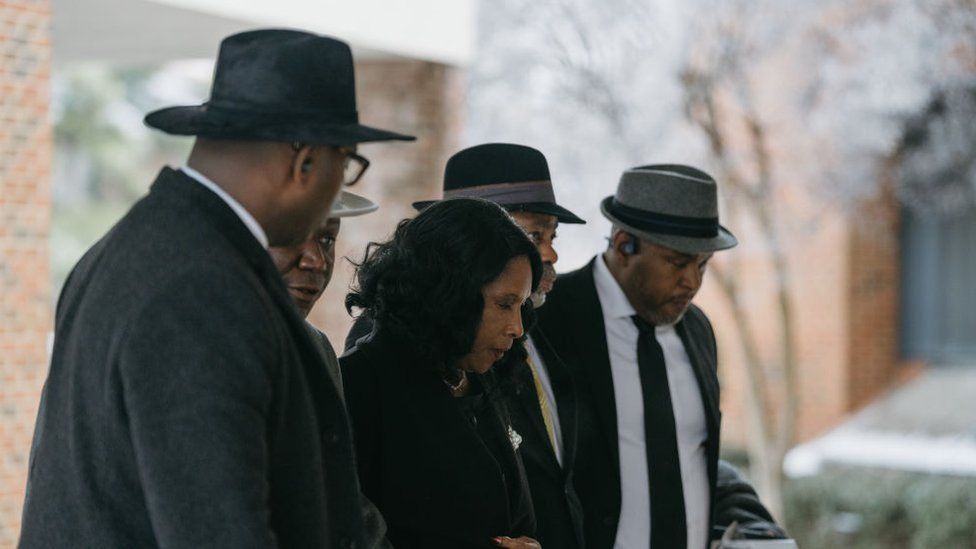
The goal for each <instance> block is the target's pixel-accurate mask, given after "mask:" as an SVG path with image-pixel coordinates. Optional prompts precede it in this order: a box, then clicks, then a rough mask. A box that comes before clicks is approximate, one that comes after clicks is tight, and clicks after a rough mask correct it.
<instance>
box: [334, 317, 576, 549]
mask: <svg viewBox="0 0 976 549" xmlns="http://www.w3.org/2000/svg"><path fill="white" fill-rule="evenodd" d="M372 329H373V323H372V322H371V321H370V320H369V319H368V318H367V317H366V315H360V317H359V318H357V319H356V322H355V323H354V324H353V326H352V328H351V329H350V331H349V334H348V335H347V336H346V343H345V344H346V349H347V350H348V349H351V348H352V347H354V346H355V345H356V342H357V341H359V340H360V339H362V338H363V337H365V336H367V335H369V333H370V332H371V331H372ZM530 334H531V335H530V337H531V338H532V341H533V342H534V343H535V346H536V348H537V349H540V352H541V353H543V355H544V356H545V357H546V362H545V368H546V371H547V372H548V373H549V379H550V382H551V385H552V390H553V394H554V396H555V398H556V407H557V410H558V414H559V423H560V427H561V429H562V437H563V456H562V458H563V459H562V463H561V464H560V462H559V460H557V459H556V454H555V453H554V452H553V450H552V447H551V445H550V443H549V438H548V436H549V435H548V433H547V432H546V425H545V422H544V420H543V419H542V410H541V409H540V408H539V399H538V396H537V394H536V390H535V381H534V380H533V378H532V371H531V370H530V369H529V366H528V364H525V363H522V364H519V365H517V366H516V367H515V372H514V377H515V379H514V383H510V384H506V385H504V386H502V390H503V391H505V392H506V394H505V402H506V403H507V404H508V405H509V407H508V408H509V411H510V413H511V418H512V425H514V426H515V429H516V431H518V432H519V433H520V434H521V436H522V445H521V446H520V447H519V454H520V456H521V458H522V463H523V464H524V465H525V475H526V478H527V479H528V483H529V491H530V492H531V494H532V507H533V510H534V513H535V521H536V533H535V537H536V539H537V540H538V541H539V542H540V543H541V544H542V546H543V547H556V548H559V549H576V548H580V549H581V548H583V547H585V544H584V541H583V507H582V505H581V504H580V501H579V497H577V495H576V490H575V488H574V487H573V463H574V461H575V457H576V388H575V384H574V382H573V379H572V376H571V375H570V372H569V371H568V370H567V369H566V366H565V365H563V363H562V361H561V360H560V359H559V357H558V356H557V355H556V353H555V351H553V350H552V348H551V345H550V344H549V341H548V340H547V339H546V336H545V334H543V333H542V331H541V330H539V329H538V326H536V327H533V328H532V329H531V332H530ZM541 349H544V352H543V351H541Z"/></svg>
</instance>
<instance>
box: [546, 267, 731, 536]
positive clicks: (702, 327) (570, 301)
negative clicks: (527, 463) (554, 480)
mask: <svg viewBox="0 0 976 549" xmlns="http://www.w3.org/2000/svg"><path fill="white" fill-rule="evenodd" d="M595 260H596V261H600V258H599V256H598V257H597V258H596V259H595ZM593 265H594V264H593V261H590V263H589V264H587V265H586V266H585V267H583V268H581V269H578V270H576V271H573V272H570V273H566V274H564V275H560V276H559V278H558V279H557V280H556V284H555V286H554V287H553V289H552V291H551V292H549V295H548V296H547V297H546V304H545V306H543V307H541V308H540V309H539V311H538V322H539V328H540V329H541V330H542V331H544V332H545V334H546V336H547V337H548V339H549V341H550V343H551V344H552V345H551V347H552V349H554V351H555V352H556V353H558V355H559V357H560V358H561V359H562V360H563V361H564V362H565V364H566V365H567V366H568V367H569V369H570V371H571V372H572V374H573V377H574V379H575V381H576V385H577V387H578V388H579V390H578V392H577V401H578V404H579V405H578V408H577V418H578V426H579V427H578V437H577V453H576V462H575V467H574V470H573V479H574V482H575V485H576V491H577V493H578V494H579V498H580V501H581V502H582V505H583V525H584V528H583V531H584V536H585V538H586V546H587V547H588V548H589V549H610V548H612V547H613V544H614V540H615V538H616V535H617V523H618V522H619V520H620V497H621V496H620V459H619V456H618V447H619V446H618V440H617V410H616V403H615V400H614V392H613V378H612V376H611V373H610V356H609V353H608V350H607V339H606V330H605V327H604V323H603V309H602V307H601V305H600V299H599V296H598V294H597V292H596V286H595V283H594V280H593ZM676 331H677V332H678V335H679V336H680V338H681V341H682V342H683V343H684V346H685V350H686V351H687V353H688V358H689V359H690V360H691V365H692V368H693V369H694V373H695V378H696V379H697V380H698V387H699V390H700V394H701V397H702V403H703V405H704V409H705V420H706V427H707V432H708V439H707V441H706V447H705V455H706V464H707V470H708V480H709V493H710V497H711V499H712V501H714V498H715V482H716V475H717V467H718V455H719V425H720V422H721V414H720V412H719V386H718V377H717V374H716V366H717V361H718V360H717V356H716V349H715V337H714V334H713V333H712V327H711V324H709V322H708V319H707V318H706V317H705V315H704V313H702V312H701V310H700V309H698V308H697V307H695V306H694V305H692V306H691V307H689V309H688V312H687V313H686V314H685V316H684V319H683V320H682V321H681V322H679V323H678V324H677V325H676ZM540 352H541V353H542V354H543V358H544V359H545V360H549V358H548V357H546V350H545V348H542V349H540ZM712 508H713V509H714V505H712ZM712 522H713V521H709V524H711V523H712ZM709 530H711V528H709ZM710 534H711V532H710ZM701 549H704V548H701Z"/></svg>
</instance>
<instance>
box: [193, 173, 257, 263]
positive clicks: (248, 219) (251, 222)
mask: <svg viewBox="0 0 976 549" xmlns="http://www.w3.org/2000/svg"><path fill="white" fill-rule="evenodd" d="M180 170H182V171H183V173H185V174H186V175H188V176H190V177H191V178H192V179H193V180H194V181H197V182H198V183H200V184H201V185H203V186H204V187H206V188H208V189H210V190H211V191H213V192H214V194H216V195H217V196H219V197H220V199H221V200H223V201H224V202H226V203H227V205H228V206H230V209H232V210H234V213H236V214H237V217H239V218H241V221H242V222H244V226H245V227H247V230H249V231H251V234H253V235H254V238H256V239H257V240H258V242H259V243H260V244H261V247H263V248H264V249H265V250H267V249H268V235H266V234H265V232H264V229H262V228H261V224H260V223H258V220H257V219H254V216H253V215H251V214H250V212H248V211H247V210H246V209H244V206H242V205H241V203H240V202H238V201H236V200H234V197H233V196H231V195H229V194H227V191H225V190H224V189H221V188H220V186H218V185H217V184H216V183H214V182H213V181H211V180H210V179H209V178H207V176H205V175H203V174H202V173H200V172H198V171H196V170H194V169H193V168H191V167H189V166H183V167H182V168H180Z"/></svg>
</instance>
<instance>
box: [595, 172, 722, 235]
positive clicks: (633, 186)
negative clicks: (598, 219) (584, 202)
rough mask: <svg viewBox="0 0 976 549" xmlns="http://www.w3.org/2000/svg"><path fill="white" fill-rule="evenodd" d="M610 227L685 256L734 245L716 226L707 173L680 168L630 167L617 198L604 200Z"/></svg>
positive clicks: (713, 197)
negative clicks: (611, 225) (610, 223)
mask: <svg viewBox="0 0 976 549" xmlns="http://www.w3.org/2000/svg"><path fill="white" fill-rule="evenodd" d="M600 210H601V211H603V215H605V216H606V217H607V219H609V220H610V221H611V222H612V223H613V224H614V226H616V227H619V228H620V229H623V230H624V231H627V232H628V233H632V234H634V235H635V236H638V237H640V238H642V239H645V240H649V241H651V242H654V243H655V244H660V245H661V246H664V247H666V248H670V249H672V250H676V251H679V252H683V253H689V254H698V253H707V252H714V251H718V250H725V249H728V248H731V247H733V246H735V245H736V244H738V243H739V242H738V240H736V238H735V236H733V235H732V233H731V232H729V230H728V229H726V228H725V227H723V226H721V225H719V223H718V186H717V185H716V183H715V180H714V179H713V178H712V177H711V176H710V175H708V174H707V173H705V172H703V171H701V170H699V169H696V168H692V167H690V166H683V165H680V164H652V165H648V166H639V167H637V168H632V169H629V170H627V171H625V172H624V173H623V175H622V176H620V183H619V184H618V185H617V193H616V194H615V195H613V196H608V197H606V198H605V199H603V202H602V203H601V204H600Z"/></svg>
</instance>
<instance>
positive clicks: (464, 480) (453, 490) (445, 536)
mask: <svg viewBox="0 0 976 549" xmlns="http://www.w3.org/2000/svg"><path fill="white" fill-rule="evenodd" d="M541 274H542V264H541V262H540V259H539V254H538V252H537V251H536V247H535V245H534V244H533V243H532V241H531V240H529V238H528V237H527V236H526V235H525V233H524V232H523V231H522V230H521V229H520V228H519V227H518V226H517V225H515V223H514V222H513V221H512V219H511V218H510V217H509V215H508V214H507V213H505V211H504V210H502V208H500V207H499V206H498V205H496V204H493V203H491V202H487V201H484V200H477V199H454V200H445V201H442V202H440V203H437V204H435V205H433V206H431V207H429V208H427V209H426V210H424V211H423V212H421V213H420V214H419V215H418V216H417V217H416V218H414V219H410V220H404V221H402V222H400V224H399V225H398V226H397V229H396V232H395V233H394V235H393V237H392V239H391V240H389V241H388V242H386V243H383V244H370V246H369V247H368V248H367V251H366V257H365V258H364V259H363V261H362V263H360V264H359V265H358V267H357V272H356V280H357V285H356V287H355V289H354V291H353V292H351V293H350V294H349V295H348V296H347V297H346V307H347V309H349V310H350V311H352V310H353V309H361V310H362V311H363V314H366V315H368V316H369V317H370V319H371V320H372V321H373V322H374V329H373V332H372V334H371V335H370V336H368V337H367V338H364V339H362V340H360V341H359V343H358V344H357V346H356V347H355V348H353V349H352V350H351V351H350V352H349V353H347V354H346V355H345V356H344V357H342V358H341V359H340V364H341V366H342V374H343V378H344V382H345V394H346V403H347V406H348V408H349V414H350V417H351V419H352V423H353V431H354V434H355V441H356V453H357V460H358V464H359V476H360V481H361V484H362V490H363V492H364V493H365V494H366V496H367V497H369V498H370V499H371V500H372V501H373V502H374V503H375V504H376V506H377V507H378V508H379V509H380V512H381V513H382V514H383V516H384V518H385V519H386V521H387V524H388V526H389V530H388V537H389V540H390V542H392V544H393V546H394V547H397V548H398V549H410V548H421V547H423V548H425V549H429V548H435V549H436V548H443V549H448V548H450V549H465V548H485V547H514V548H533V547H539V545H538V543H537V542H535V541H534V540H533V539H531V535H532V533H533V531H534V529H535V519H534V517H533V516H532V505H531V499H530V496H529V491H528V487H527V484H526V481H525V473H524V471H523V469H522V463H521V460H520V458H519V456H518V452H517V449H518V445H519V444H520V441H521V437H520V435H519V434H518V433H517V432H515V431H514V430H513V429H512V427H511V424H510V422H509V420H508V412H507V409H506V405H505V402H504V399H503V398H502V396H501V394H502V392H501V391H500V390H499V389H498V387H499V384H502V383H506V382H507V381H506V377H507V373H508V370H509V369H510V367H509V364H514V363H516V362H517V361H519V360H521V359H522V358H523V356H520V355H519V353H524V350H523V346H522V345H521V341H522V339H523V338H524V327H523V322H525V320H526V319H525V318H524V317H525V314H527V313H528V312H529V311H531V305H530V304H528V303H527V300H528V299H529V296H530V294H531V293H532V291H534V290H535V288H536V286H537V285H538V283H539V279H540V277H541ZM517 355H519V356H517Z"/></svg>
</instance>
